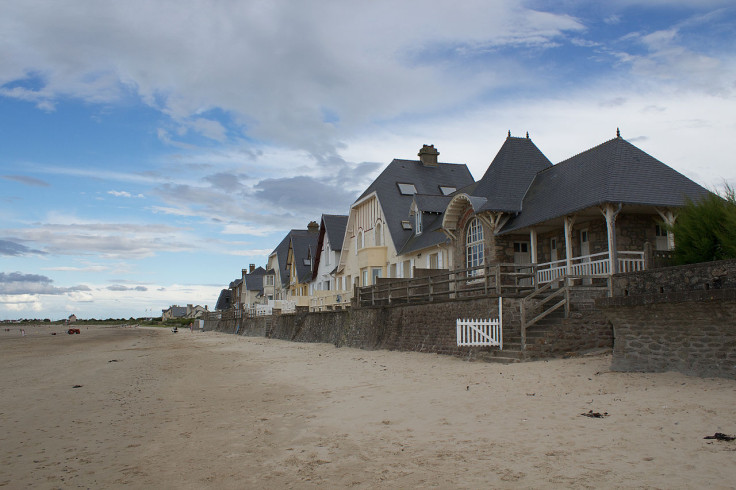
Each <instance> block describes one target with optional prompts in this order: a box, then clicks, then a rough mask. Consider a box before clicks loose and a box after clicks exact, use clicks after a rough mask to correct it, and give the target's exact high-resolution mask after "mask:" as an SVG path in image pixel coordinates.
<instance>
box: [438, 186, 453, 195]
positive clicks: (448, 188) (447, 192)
mask: <svg viewBox="0 0 736 490" xmlns="http://www.w3.org/2000/svg"><path fill="white" fill-rule="evenodd" d="M456 190H457V187H453V186H451V185H441V186H440V192H442V195H443V196H449V195H450V194H452V193H453V192H455V191H456Z"/></svg>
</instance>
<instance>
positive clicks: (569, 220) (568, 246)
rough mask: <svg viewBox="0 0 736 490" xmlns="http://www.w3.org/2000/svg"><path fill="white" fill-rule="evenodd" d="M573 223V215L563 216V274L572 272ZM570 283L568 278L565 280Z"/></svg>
mask: <svg viewBox="0 0 736 490" xmlns="http://www.w3.org/2000/svg"><path fill="white" fill-rule="evenodd" d="M574 224H575V216H565V274H567V275H568V276H569V275H570V274H572V226H573V225H574ZM565 282H567V283H568V284H569V283H570V278H569V277H568V279H567V281H565Z"/></svg>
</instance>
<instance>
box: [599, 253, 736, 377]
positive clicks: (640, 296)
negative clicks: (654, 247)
mask: <svg viewBox="0 0 736 490" xmlns="http://www.w3.org/2000/svg"><path fill="white" fill-rule="evenodd" d="M613 285H614V294H615V296H614V297H612V298H605V299H600V300H598V301H597V302H596V305H597V306H598V307H599V308H600V309H601V311H602V312H603V313H604V315H605V316H606V317H607V318H608V319H609V320H610V321H611V322H612V323H613V328H614V336H615V344H614V349H613V362H612V369H614V370H618V371H653V372H662V371H670V370H674V371H680V372H682V373H685V374H690V375H695V376H717V377H726V378H731V379H736V260H728V261H719V262H710V263H704V264H694V265H687V266H680V267H667V268H663V269H656V270H652V271H645V272H639V273H629V274H620V275H618V276H615V277H614V281H613Z"/></svg>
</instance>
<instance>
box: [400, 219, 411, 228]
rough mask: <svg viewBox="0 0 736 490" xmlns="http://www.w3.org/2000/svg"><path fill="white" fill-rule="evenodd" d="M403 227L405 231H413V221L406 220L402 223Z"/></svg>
mask: <svg viewBox="0 0 736 490" xmlns="http://www.w3.org/2000/svg"><path fill="white" fill-rule="evenodd" d="M401 227H402V228H403V229H405V230H411V221H409V220H404V221H402V222H401Z"/></svg>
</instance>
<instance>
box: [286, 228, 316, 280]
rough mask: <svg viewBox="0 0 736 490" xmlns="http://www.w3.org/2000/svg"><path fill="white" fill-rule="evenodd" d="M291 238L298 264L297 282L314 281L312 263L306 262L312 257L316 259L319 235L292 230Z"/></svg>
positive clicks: (307, 231)
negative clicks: (305, 261)
mask: <svg viewBox="0 0 736 490" xmlns="http://www.w3.org/2000/svg"><path fill="white" fill-rule="evenodd" d="M290 236H291V248H292V249H293V251H294V252H293V253H294V260H295V263H296V280H297V282H298V283H305V282H309V281H310V280H311V279H312V265H311V263H310V264H305V263H304V260H305V259H306V258H308V257H309V256H310V255H311V257H312V258H314V256H315V254H316V252H317V240H318V239H319V233H318V232H311V231H309V230H291V233H290Z"/></svg>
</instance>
